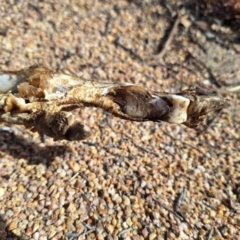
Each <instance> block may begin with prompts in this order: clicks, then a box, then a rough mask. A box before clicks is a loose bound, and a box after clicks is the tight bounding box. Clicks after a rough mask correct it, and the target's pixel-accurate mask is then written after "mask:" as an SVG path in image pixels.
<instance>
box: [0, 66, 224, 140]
mask: <svg viewBox="0 0 240 240" xmlns="http://www.w3.org/2000/svg"><path fill="white" fill-rule="evenodd" d="M10 92H11V93H10ZM228 105H229V102H228V100H227V99H225V98H221V97H217V96H202V95H197V93H196V92H195V91H194V90H192V89H189V90H186V91H184V92H182V93H177V94H171V93H158V92H151V91H150V90H148V89H146V88H145V87H142V86H139V85H135V84H130V83H103V82H91V81H85V80H84V79H82V78H78V77H76V76H71V75H68V74H63V73H54V72H52V71H51V70H49V69H47V68H46V67H43V66H32V67H30V68H28V69H23V70H20V71H16V72H3V73H0V121H2V122H7V123H12V124H22V125H25V126H26V127H28V128H30V129H35V130H37V131H38V132H39V133H40V134H46V135H48V136H51V137H53V138H54V139H55V140H60V139H66V140H80V139H84V138H86V137H88V136H89V129H88V128H87V127H85V126H84V125H82V123H81V119H80V117H79V116H74V117H70V115H68V114H67V113H71V111H72V110H74V109H76V108H80V107H98V108H102V109H104V110H106V111H108V112H110V113H112V114H113V115H115V116H117V117H119V118H122V119H127V120H130V121H155V122H157V121H166V122H169V123H177V124H181V123H182V124H184V125H186V126H188V127H191V128H196V127H197V126H198V125H199V124H201V123H202V122H203V120H204V117H205V115H206V114H207V113H209V112H211V111H215V110H217V109H221V108H224V107H227V106H228ZM72 119H74V121H73V120H72Z"/></svg>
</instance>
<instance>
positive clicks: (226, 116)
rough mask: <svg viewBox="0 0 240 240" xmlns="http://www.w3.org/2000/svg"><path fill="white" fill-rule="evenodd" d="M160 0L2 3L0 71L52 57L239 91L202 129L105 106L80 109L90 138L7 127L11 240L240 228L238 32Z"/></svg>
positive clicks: (2, 217) (3, 194) (112, 76)
mask: <svg viewBox="0 0 240 240" xmlns="http://www.w3.org/2000/svg"><path fill="white" fill-rule="evenodd" d="M159 2H164V1H154V0H152V1H151V0H145V1H130V0H129V1H124V0H119V1H115V4H113V1H110V0H105V1H103V0H102V1H100V0H98V1H93V0H61V1H57V0H51V1H48V2H45V1H37V0H35V1H31V2H30V1H29V2H28V1H22V0H19V1H17V0H15V1H14V0H10V1H4V2H3V3H1V4H0V17H1V22H0V51H1V57H0V67H1V69H2V70H18V69H21V68H26V67H28V66H30V65H32V64H36V63H44V64H46V66H48V67H49V68H51V69H55V70H62V71H64V72H67V73H74V74H76V75H78V76H83V77H84V78H86V79H87V80H90V81H98V80H105V81H122V82H134V83H139V84H142V85H144V86H147V87H149V88H150V89H156V90H157V91H170V92H173V91H179V90H181V89H183V88H186V87H188V86H192V85H193V86H196V87H197V88H198V89H199V91H202V92H204V93H206V94H211V93H214V94H217V95H220V96H224V97H227V98H229V99H231V101H232V105H231V107H230V108H229V109H224V110H223V111H220V112H218V113H215V114H213V115H210V116H209V119H208V122H207V125H208V127H206V126H205V127H203V128H202V130H201V131H200V132H196V131H194V130H191V129H188V128H186V127H184V126H181V125H170V124H167V123H159V124H156V123H152V122H146V123H134V122H130V121H124V120H119V119H117V118H113V117H111V116H110V115H109V114H107V113H105V112H103V111H101V110H99V109H82V110H81V112H80V114H81V115H82V119H83V122H84V123H85V124H86V125H88V126H89V127H90V128H91V129H92V133H93V134H92V136H91V137H90V138H89V139H88V140H87V141H82V142H66V141H62V142H53V141H52V139H50V138H47V139H46V140H45V142H44V143H42V142H41V139H40V137H39V136H38V135H37V134H34V133H31V132H29V131H27V130H25V129H24V128H22V127H20V126H11V130H7V129H6V128H3V129H2V131H1V132H0V239H1V240H2V239H3V240H4V239H19V240H24V239H34V240H38V239H39V240H47V239H54V240H55V239H66V240H67V239H68V240H70V239H71V240H75V239H81V240H82V239H99V240H100V239H127V240H128V239H133V240H138V239H149V240H154V239H180V240H181V239H183V240H184V239H208V240H210V239H239V238H240V167H239V163H240V144H239V140H240V135H239V127H240V124H239V123H240V117H239V111H240V109H239V108H240V107H239V102H240V101H239V96H240V95H239V91H237V90H238V89H239V85H240V78H239V77H238V76H237V75H235V73H237V72H239V70H240V68H239V63H240V54H239V51H240V46H239V44H238V43H237V32H236V31H234V30H233V29H232V28H231V26H229V25H224V24H223V23H222V22H221V21H217V20H216V19H211V18H210V20H209V19H206V16H204V14H202V12H199V11H200V10H199V9H198V8H197V6H196V8H193V7H192V6H190V5H187V4H185V5H183V3H184V2H183V1H177V3H176V1H173V0H172V1H168V2H167V3H164V4H163V3H159ZM180 9H181V11H180ZM196 9H198V10H196ZM178 10H179V11H178ZM177 13H178V16H179V17H176V16H177ZM180 14H181V17H180ZM201 17H202V18H201ZM223 25H224V26H223ZM174 26H175V27H174ZM235 90H236V91H235ZM4 129H5V130H4Z"/></svg>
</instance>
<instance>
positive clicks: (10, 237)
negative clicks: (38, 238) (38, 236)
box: [0, 215, 25, 240]
mask: <svg viewBox="0 0 240 240" xmlns="http://www.w3.org/2000/svg"><path fill="white" fill-rule="evenodd" d="M0 240H25V239H24V238H21V237H19V236H16V235H15V234H13V233H12V232H10V231H8V230H7V226H6V222H5V220H4V218H3V216H1V215H0Z"/></svg>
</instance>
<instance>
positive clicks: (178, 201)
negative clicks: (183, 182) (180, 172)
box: [173, 187, 186, 212]
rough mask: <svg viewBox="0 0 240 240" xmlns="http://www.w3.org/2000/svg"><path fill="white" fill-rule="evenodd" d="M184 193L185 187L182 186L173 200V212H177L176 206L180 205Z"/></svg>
mask: <svg viewBox="0 0 240 240" xmlns="http://www.w3.org/2000/svg"><path fill="white" fill-rule="evenodd" d="M185 195H186V188H185V187H184V188H183V189H182V191H181V193H180V194H179V195H178V197H177V198H176V200H175V201H174V205H173V209H174V211H175V212H178V208H179V206H180V205H181V203H182V201H183V200H184V198H185Z"/></svg>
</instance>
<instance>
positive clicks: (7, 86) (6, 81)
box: [0, 73, 24, 93]
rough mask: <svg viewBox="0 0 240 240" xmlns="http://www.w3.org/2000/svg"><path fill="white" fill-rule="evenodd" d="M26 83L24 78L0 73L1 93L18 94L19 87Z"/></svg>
mask: <svg viewBox="0 0 240 240" xmlns="http://www.w3.org/2000/svg"><path fill="white" fill-rule="evenodd" d="M23 81H24V77H22V76H18V75H15V74H11V73H9V74H8V73H0V93H7V92H9V91H11V92H13V93H15V92H17V85H18V84H19V83H21V82H23Z"/></svg>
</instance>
